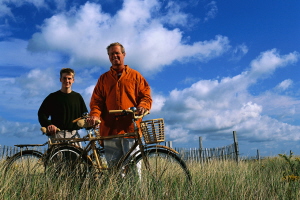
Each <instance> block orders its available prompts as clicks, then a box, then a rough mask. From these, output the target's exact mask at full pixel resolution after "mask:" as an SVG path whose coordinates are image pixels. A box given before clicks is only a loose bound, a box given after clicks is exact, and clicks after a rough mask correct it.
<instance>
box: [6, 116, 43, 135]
mask: <svg viewBox="0 0 300 200" xmlns="http://www.w3.org/2000/svg"><path fill="white" fill-rule="evenodd" d="M0 124H1V125H0V135H6V136H9V137H12V136H16V137H24V138H34V137H36V136H37V135H38V133H39V134H41V131H40V126H38V125H37V124H30V123H20V122H15V121H8V120H5V119H4V118H2V117H1V116H0Z"/></svg>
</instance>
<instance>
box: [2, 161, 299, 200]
mask: <svg viewBox="0 0 300 200" xmlns="http://www.w3.org/2000/svg"><path fill="white" fill-rule="evenodd" d="M299 163H300V162H299V159H298V158H297V157H293V156H285V155H279V156H277V157H271V158H266V159H264V160H261V161H255V160H252V161H241V162H240V163H239V164H236V163H235V162H234V161H211V162H210V163H204V164H199V163H188V167H189V169H190V171H191V174H192V178H193V183H192V185H191V186H189V187H182V185H181V184H180V183H178V184H172V185H167V186H162V185H152V184H149V183H148V182H147V181H145V182H143V183H140V182H139V181H133V180H128V179H126V180H123V179H119V178H116V177H106V178H103V179H101V180H97V181H95V180H94V179H91V180H86V181H85V182H84V184H82V183H80V181H78V180H75V179H74V178H61V177H60V178H59V177H58V178H57V177H56V178H53V176H50V175H43V174H42V175H41V174H40V175H37V176H26V175H24V174H22V173H18V174H16V173H12V174H7V175H5V174H4V168H3V166H4V161H3V160H2V161H1V163H0V164H1V165H0V166H1V167H0V176H1V178H0V199H18V200H21V199H26V200H27V199H47V200H49V199H131V200H132V199H153V200H154V199H155V200H156V199H230V200H231V199H300V190H299V188H300V184H299V183H300V180H299V172H298V171H299V170H300V164H299Z"/></svg>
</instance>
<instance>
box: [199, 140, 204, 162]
mask: <svg viewBox="0 0 300 200" xmlns="http://www.w3.org/2000/svg"><path fill="white" fill-rule="evenodd" d="M202 149H203V146H202V137H199V160H200V163H202Z"/></svg>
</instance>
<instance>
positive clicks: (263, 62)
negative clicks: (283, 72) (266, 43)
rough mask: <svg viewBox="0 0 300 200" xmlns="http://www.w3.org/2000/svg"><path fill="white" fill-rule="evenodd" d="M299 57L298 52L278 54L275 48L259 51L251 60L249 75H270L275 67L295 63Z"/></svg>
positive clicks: (253, 76)
mask: <svg viewBox="0 0 300 200" xmlns="http://www.w3.org/2000/svg"><path fill="white" fill-rule="evenodd" d="M298 59H299V53H298V52H292V53H289V54H287V55H280V54H279V52H278V51H277V49H272V50H269V51H266V52H263V53H261V54H260V55H259V56H258V57H257V58H256V59H255V60H253V61H252V62H251V64H250V65H251V75H250V76H251V77H252V78H255V77H260V76H261V75H270V74H272V73H273V72H274V71H275V70H276V69H277V68H279V67H285V66H286V65H289V64H293V63H296V62H297V61H298Z"/></svg>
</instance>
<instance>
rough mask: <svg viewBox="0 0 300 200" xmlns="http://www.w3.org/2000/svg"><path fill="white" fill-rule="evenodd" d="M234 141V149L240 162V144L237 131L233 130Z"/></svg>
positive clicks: (237, 160)
mask: <svg viewBox="0 0 300 200" xmlns="http://www.w3.org/2000/svg"><path fill="white" fill-rule="evenodd" d="M233 141H234V150H235V159H236V162H237V163H239V145H238V141H237V136H236V131H233Z"/></svg>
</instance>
